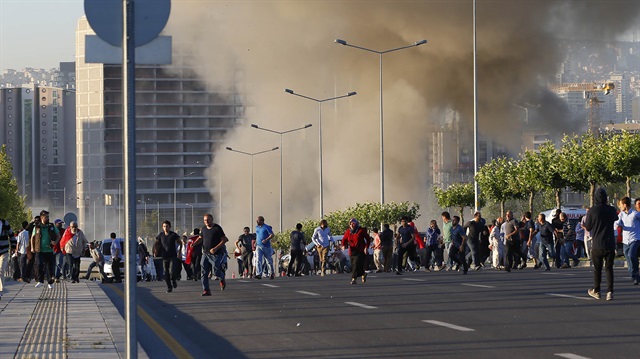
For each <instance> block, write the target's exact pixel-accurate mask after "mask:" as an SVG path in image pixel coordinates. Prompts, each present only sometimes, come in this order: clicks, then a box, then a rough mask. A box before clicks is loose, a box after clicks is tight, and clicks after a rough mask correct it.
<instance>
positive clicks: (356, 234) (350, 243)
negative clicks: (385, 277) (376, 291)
mask: <svg viewBox="0 0 640 359" xmlns="http://www.w3.org/2000/svg"><path fill="white" fill-rule="evenodd" d="M369 243H371V237H370V236H369V233H367V230H366V228H362V227H360V223H359V222H358V220H357V219H355V218H351V220H350V221H349V228H348V229H347V230H346V231H345V232H344V236H343V237H342V246H344V247H345V248H347V247H348V248H349V256H350V257H351V284H356V278H357V277H362V283H364V282H366V281H367V274H366V273H365V272H364V262H365V259H366V255H367V248H368V247H369Z"/></svg>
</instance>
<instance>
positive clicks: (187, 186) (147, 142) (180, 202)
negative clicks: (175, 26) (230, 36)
mask: <svg viewBox="0 0 640 359" xmlns="http://www.w3.org/2000/svg"><path fill="white" fill-rule="evenodd" d="M87 34H93V31H92V30H91V28H90V26H89V24H88V22H87V20H86V18H84V17H83V18H81V19H80V20H79V21H78V26H77V31H76V89H77V136H78V142H77V149H76V152H77V162H78V166H77V173H78V182H80V184H79V185H78V206H79V208H80V218H81V222H85V227H87V224H90V225H93V226H94V228H95V231H94V232H95V234H96V236H102V235H107V234H108V233H110V232H118V234H122V233H123V232H124V218H123V216H124V207H123V205H124V193H123V192H124V190H123V188H124V184H123V174H124V170H123V116H122V111H123V110H122V76H121V74H122V71H121V65H109V64H95V63H93V64H92V63H85V61H84V56H85V49H84V39H85V35H87ZM183 59H184V56H183V55H181V54H175V53H174V55H173V62H174V64H173V65H169V66H142V65H139V66H137V67H136V72H135V77H136V119H135V126H136V146H135V147H136V171H135V176H136V188H137V218H138V230H139V231H138V232H140V230H141V228H144V226H145V223H143V222H145V216H146V225H147V227H149V226H150V224H151V223H152V224H153V225H152V226H151V227H152V228H153V229H154V230H156V229H157V230H158V231H159V230H160V223H161V222H162V221H164V220H170V221H171V222H172V225H173V230H175V231H176V232H178V231H179V232H180V233H181V232H185V231H186V232H191V230H192V223H194V225H195V226H202V215H203V214H204V213H207V212H213V213H217V210H216V211H213V209H214V208H217V207H218V205H219V204H218V203H213V202H212V197H211V195H210V192H209V188H207V186H206V184H205V181H206V179H207V178H206V175H205V170H206V169H207V168H208V167H209V165H210V164H211V162H212V158H213V156H214V155H215V153H214V150H215V148H216V144H217V143H218V142H219V141H222V140H223V138H224V135H225V133H226V132H227V131H228V130H229V129H231V128H232V127H234V126H235V125H236V123H237V122H238V121H239V119H240V117H241V115H242V113H243V108H242V105H241V104H240V100H241V99H240V96H239V95H237V94H235V93H210V92H208V91H207V88H206V86H205V85H204V84H203V83H202V82H201V81H199V79H198V78H197V77H196V75H195V73H194V72H193V71H192V70H191V69H190V68H188V67H186V66H183V65H181V63H182V60H183ZM154 211H159V214H158V213H154V216H153V217H152V216H151V214H152V213H153V212H154ZM192 214H193V217H192ZM156 226H157V227H158V228H155V227H156ZM88 229H89V230H91V228H88ZM85 230H87V228H85Z"/></svg>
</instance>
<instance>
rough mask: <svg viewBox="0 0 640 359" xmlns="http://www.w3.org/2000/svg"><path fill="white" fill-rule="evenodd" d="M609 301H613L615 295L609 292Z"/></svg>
mask: <svg viewBox="0 0 640 359" xmlns="http://www.w3.org/2000/svg"><path fill="white" fill-rule="evenodd" d="M607 300H613V293H612V292H608V293H607Z"/></svg>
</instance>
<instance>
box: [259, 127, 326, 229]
mask: <svg viewBox="0 0 640 359" xmlns="http://www.w3.org/2000/svg"><path fill="white" fill-rule="evenodd" d="M311 126H313V125H311V124H310V123H309V124H306V125H304V126H303V127H298V128H294V129H292V130H287V131H282V132H280V131H275V130H270V129H268V128H264V127H259V126H258V125H256V124H251V127H253V128H256V129H258V130H263V131H267V132H271V133H275V134H278V135H280V232H281V233H282V228H283V227H282V135H284V134H285V133H290V132H295V131H299V130H304V129H306V128H309V127H311Z"/></svg>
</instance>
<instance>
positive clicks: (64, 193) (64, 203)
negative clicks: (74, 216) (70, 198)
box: [62, 187, 67, 218]
mask: <svg viewBox="0 0 640 359" xmlns="http://www.w3.org/2000/svg"><path fill="white" fill-rule="evenodd" d="M66 214H67V187H63V188H62V216H63V217H62V218H64V216H65V215H66Z"/></svg>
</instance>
